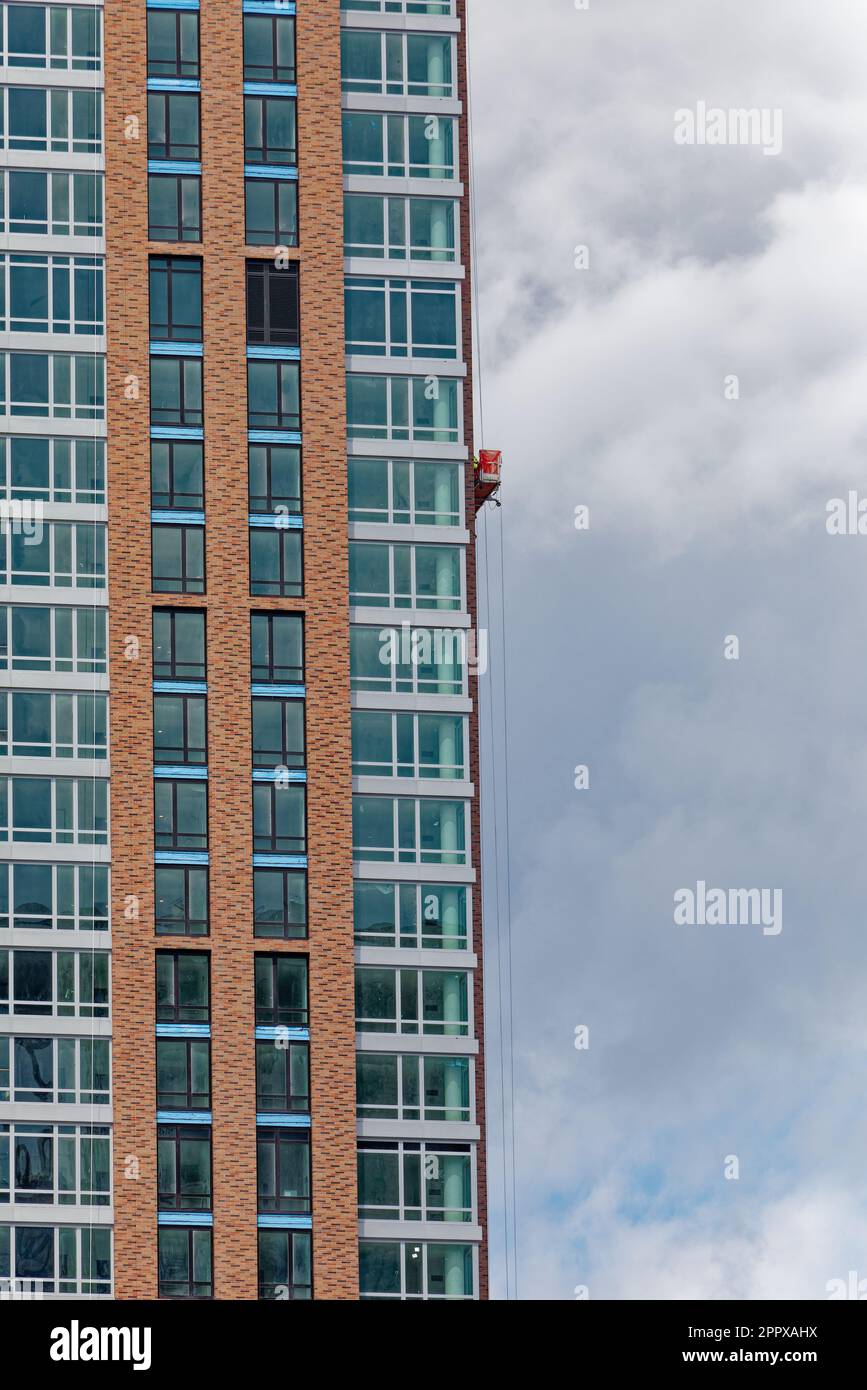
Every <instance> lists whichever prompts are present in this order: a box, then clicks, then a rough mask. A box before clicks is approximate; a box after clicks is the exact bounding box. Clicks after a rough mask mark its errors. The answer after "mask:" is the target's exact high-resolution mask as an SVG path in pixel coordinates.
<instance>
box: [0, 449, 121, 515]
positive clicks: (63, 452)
mask: <svg viewBox="0 0 867 1390" xmlns="http://www.w3.org/2000/svg"><path fill="white" fill-rule="evenodd" d="M36 438H38V436H34V435H3V436H0V496H5V497H8V498H10V499H13V500H14V499H16V498H20V499H21V500H22V501H23V500H25V499H27V498H32V499H33V500H34V501H39V502H63V503H71V502H74V503H75V504H76V505H77V506H95V507H100V506H104V505H105V500H106V492H105V440H104V439H102V438H99V439H98V438H96V437H94V438H92V439H87V438H77V439H76V438H65V439H64V438H58V437H56V436H54V435H51V436H48V437H44V438H43V440H42V442H44V443H46V444H47V445H48V485H47V487H38V486H36V485H34V484H33V483H27V484H26V486H25V485H16V483H15V479H14V473H13V468H14V459H15V453H16V449H15V445H16V444H17V443H18V442H19V441H21V442H24V443H28V444H30V443H33V441H34V439H36ZM90 448H92V449H93V450H94V453H95V458H96V467H95V468H94V470H93V471H94V473H95V474H97V475H101V479H102V486H101V487H100V486H99V480H98V478H97V482H96V485H95V486H94V487H89V486H85V483H86V482H87V478H88V472H89V470H90V464H89V463H88V461H87V459H86V458H85V454H86V453H87V452H88V450H89V449H90ZM79 454H80V455H81V457H79ZM79 476H80V482H79Z"/></svg>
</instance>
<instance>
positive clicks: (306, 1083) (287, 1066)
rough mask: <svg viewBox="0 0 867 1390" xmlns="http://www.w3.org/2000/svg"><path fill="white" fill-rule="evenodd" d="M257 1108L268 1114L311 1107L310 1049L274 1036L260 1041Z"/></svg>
mask: <svg viewBox="0 0 867 1390" xmlns="http://www.w3.org/2000/svg"><path fill="white" fill-rule="evenodd" d="M256 1109H257V1110H258V1111H259V1112H260V1113H262V1114H267V1115H293V1114H306V1113H307V1112H308V1111H309V1109H310V1048H309V1046H308V1044H307V1043H306V1042H290V1041H289V1040H288V1039H286V1038H273V1039H270V1040H269V1041H267V1042H266V1041H263V1040H261V1039H260V1040H258V1041H257V1043H256Z"/></svg>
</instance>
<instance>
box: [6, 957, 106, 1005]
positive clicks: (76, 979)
mask: <svg viewBox="0 0 867 1390" xmlns="http://www.w3.org/2000/svg"><path fill="white" fill-rule="evenodd" d="M108 967H109V955H108V952H107V951H44V950H43V951H27V950H23V949H19V950H14V951H3V950H0V1014H9V1013H12V1014H16V1015H21V1016H24V1017H41V1016H47V1017H52V1018H108V1015H109V985H108Z"/></svg>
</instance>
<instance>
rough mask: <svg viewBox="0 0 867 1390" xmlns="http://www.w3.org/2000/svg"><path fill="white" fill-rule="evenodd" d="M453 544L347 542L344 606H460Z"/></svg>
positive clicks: (457, 557)
mask: <svg viewBox="0 0 867 1390" xmlns="http://www.w3.org/2000/svg"><path fill="white" fill-rule="evenodd" d="M461 568H462V566H461V550H460V547H459V546H456V545H385V544H380V543H379V542H376V541H350V543H349V602H350V603H352V604H359V605H363V606H364V607H366V608H420V609H439V610H441V611H442V610H446V611H450V612H454V611H456V610H457V609H459V608H461V607H463V595H462V578H461Z"/></svg>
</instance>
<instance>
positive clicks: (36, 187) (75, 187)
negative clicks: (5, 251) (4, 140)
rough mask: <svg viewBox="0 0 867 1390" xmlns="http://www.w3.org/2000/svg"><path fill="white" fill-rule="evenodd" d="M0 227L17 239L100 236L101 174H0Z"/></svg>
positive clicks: (15, 171) (24, 171) (33, 171)
mask: <svg viewBox="0 0 867 1390" xmlns="http://www.w3.org/2000/svg"><path fill="white" fill-rule="evenodd" d="M4 185H5V195H6V196H5V198H3V197H0V203H2V207H0V226H2V229H3V231H6V232H10V233H12V234H13V235H18V236H21V235H23V236H102V234H103V211H102V174H70V173H65V172H64V173H60V172H56V171H53V170H52V171H42V170H37V169H7V170H5V172H3V173H0V193H2V191H3V189H4Z"/></svg>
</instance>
